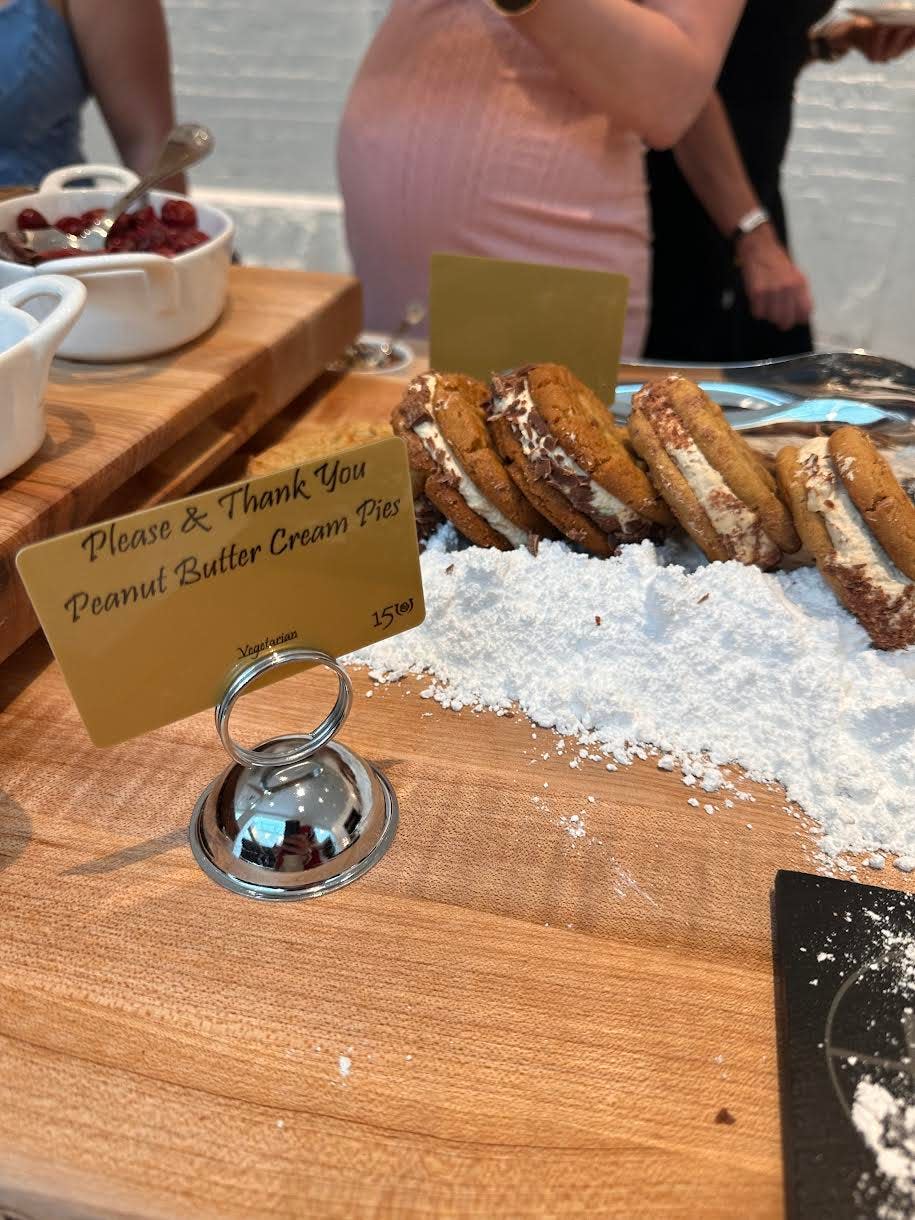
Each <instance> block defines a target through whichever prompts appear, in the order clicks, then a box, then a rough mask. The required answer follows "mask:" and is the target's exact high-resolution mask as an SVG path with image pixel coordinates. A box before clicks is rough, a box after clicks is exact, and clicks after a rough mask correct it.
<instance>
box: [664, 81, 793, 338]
mask: <svg viewBox="0 0 915 1220" xmlns="http://www.w3.org/2000/svg"><path fill="white" fill-rule="evenodd" d="M674 156H675V158H676V161H677V165H678V166H679V167H680V172H681V173H682V174H683V177H684V178H685V179H686V181H687V182H688V183H689V185H690V187H691V188H692V191H693V194H694V195H695V196H696V197H697V199H698V200H699V202H700V203H701V204H702V206H703V207H704V208H705V210H706V212H708V214H709V216H710V217H711V218H712V220H713V221H714V222H715V224H716V225H717V227H718V229H719V231H720V232H721V233H722V234H723V235H724V236H725V237H730V236H731V234H732V233H733V232H734V230H735V229H736V228H737V222H738V221H739V220H740V218H741V217H742V216H746V214H747V213H748V212H751V211H752V210H753V209H754V208H757V207H759V199H758V197H757V195H756V192H755V191H754V190H753V185H752V183H751V182H750V179H749V177H748V175H747V171H746V167H745V166H744V163H743V158H742V157H741V155H740V149H739V148H738V147H737V141H736V139H735V138H734V131H733V128H732V127H731V123H730V120H729V119H728V116H727V112H726V111H725V109H724V105H723V104H722V101H721V98H720V97H719V96H718V94H717V93H713V94H712V96H711V98H710V99H709V101H708V102H706V104H705V107H704V108H703V110H702V112H701V114H700V115H699V118H698V119H697V120H696V122H695V123H694V124H693V125H692V127H691V128H690V129H689V131H687V133H686V135H685V136H684V137H683V139H682V140H680V142H679V143H678V144H677V146H676V147H675V149H674ZM736 254H737V258H738V260H739V262H740V269H741V274H742V276H743V281H744V286H745V288H746V291H747V296H748V298H749V301H750V307H751V309H752V311H753V314H754V316H755V317H757V318H762V319H764V320H766V321H768V322H773V323H774V324H775V325H776V326H778V327H780V328H781V329H782V330H788V329H789V328H790V327H792V326H795V325H797V324H798V323H800V322H806V321H807V319H808V318H809V317H810V314H811V312H812V310H813V301H812V300H811V296H810V289H809V287H808V285H807V281H806V279H805V278H804V276H803V274H802V273H801V271H800V270H799V269H798V268H797V267H796V266H795V265H794V263H793V262H792V260H791V257H790V255H789V254H788V251H787V250H786V249H785V247H784V246H783V245H782V243H781V242H780V241H779V238H778V234H777V233H776V232H775V229H774V228H773V226H772V225H771V224H765V225H761V226H760V227H759V228H758V229H755V230H754V231H753V232H752V233H750V234H747V235H746V236H745V237H741V238H739V239H738V242H737V250H736Z"/></svg>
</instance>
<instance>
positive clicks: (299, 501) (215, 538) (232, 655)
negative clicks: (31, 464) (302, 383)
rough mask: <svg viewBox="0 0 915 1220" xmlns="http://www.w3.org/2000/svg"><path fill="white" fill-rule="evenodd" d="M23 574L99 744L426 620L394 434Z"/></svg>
mask: <svg viewBox="0 0 915 1220" xmlns="http://www.w3.org/2000/svg"><path fill="white" fill-rule="evenodd" d="M16 562H17V566H18V568H19V573H20V575H21V576H22V580H23V582H24V584H25V587H26V590H27V591H28V594H29V596H30V598H31V599H32V602H33V604H34V606H35V610H36V612H37V614H38V618H39V620H40V622H41V625H42V627H43V628H44V632H45V635H46V636H47V638H48V641H49V642H50V645H51V647H52V649H53V650H54V654H55V656H56V657H57V660H58V661H59V662H60V666H61V669H62V670H63V674H64V677H65V679H66V681H67V684H68V686H69V688H70V691H71V693H72V695H73V698H74V701H75V703H76V706H77V708H78V709H79V712H80V715H81V716H82V718H83V720H84V722H85V724H86V727H87V729H88V731H89V735H90V737H91V738H92V740H93V742H94V743H95V744H96V745H99V746H106V745H114V744H115V743H117V742H120V741H126V740H127V739H128V738H130V737H135V736H137V735H138V734H140V733H145V732H148V731H149V730H151V729H155V728H158V727H159V726H161V725H164V724H168V723H170V722H172V721H174V720H180V719H182V718H183V717H185V716H189V715H191V714H193V713H195V712H199V711H202V710H203V709H205V708H207V707H213V706H215V704H216V703H217V702H218V701H219V699H220V698H221V696H222V694H223V692H224V690H225V688H226V685H227V681H228V679H229V676H230V675H231V674H232V673H233V672H234V671H235V670H237V668H238V666H239V665H242V664H244V663H246V662H249V661H251V660H253V659H255V658H256V657H258V656H262V655H264V654H265V653H268V652H271V651H276V650H278V649H282V648H290V647H300V648H312V649H319V650H321V651H324V652H327V653H329V654H330V655H331V656H334V657H337V656H341V655H344V654H346V653H348V652H351V651H353V650H354V649H357V648H362V647H364V646H366V645H368V644H371V643H374V642H375V641H376V640H380V639H383V638H386V637H388V636H392V635H396V634H398V632H401V631H405V630H407V629H408V628H410V627H415V626H417V625H418V624H419V623H421V622H422V621H423V618H424V617H425V607H424V603H423V590H422V581H421V577H420V569H419V554H418V549H417V543H416V527H415V522H414V517H413V500H412V495H411V489H410V476H409V470H408V467H407V459H406V448H405V446H404V443H403V441H401V440H400V439H399V438H396V437H391V438H389V439H385V440H381V441H377V442H374V443H371V444H367V445H362V446H360V447H358V448H355V449H350V450H347V451H346V452H343V453H335V454H334V455H333V456H332V457H328V458H323V459H318V460H314V461H309V462H307V463H304V464H302V465H301V466H296V467H293V468H291V469H287V470H282V471H276V472H274V473H271V474H268V475H263V476H262V477H260V478H256V479H253V480H250V481H248V482H244V483H236V484H234V485H232V486H230V487H224V488H217V489H216V490H214V491H208V492H205V493H202V494H201V495H195V496H190V497H188V498H187V499H184V500H177V501H175V502H174V503H171V504H163V505H160V506H159V507H156V508H151V509H146V510H144V511H142V512H138V513H133V514H131V515H130V516H127V517H121V518H118V519H117V520H114V521H107V522H104V523H101V524H96V525H89V526H86V527H85V528H83V529H79V530H76V531H75V532H73V533H70V534H64V535H61V536H60V537H58V538H52V539H49V540H48V541H45V542H40V543H36V544H35V545H34V546H30V547H26V548H25V549H23V550H22V551H20V552H19V555H18V556H17V560H16ZM291 672H294V668H293V667H284V668H283V669H282V670H281V671H280V676H286V675H288V674H289V673H291Z"/></svg>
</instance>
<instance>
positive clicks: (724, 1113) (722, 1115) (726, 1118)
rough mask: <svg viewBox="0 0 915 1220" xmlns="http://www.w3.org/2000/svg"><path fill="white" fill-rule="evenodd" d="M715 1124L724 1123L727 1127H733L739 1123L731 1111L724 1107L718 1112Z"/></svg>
mask: <svg viewBox="0 0 915 1220" xmlns="http://www.w3.org/2000/svg"><path fill="white" fill-rule="evenodd" d="M715 1122H716V1123H723V1124H724V1125H725V1126H726V1127H733V1126H734V1124H735V1123H736V1122H737V1119H736V1118H735V1117H734V1115H733V1114H732V1113H731V1111H730V1110H728V1109H726V1108H725V1107H724V1106H722V1107H721V1109H720V1110H719V1111H718V1113H717V1114H716V1115H715Z"/></svg>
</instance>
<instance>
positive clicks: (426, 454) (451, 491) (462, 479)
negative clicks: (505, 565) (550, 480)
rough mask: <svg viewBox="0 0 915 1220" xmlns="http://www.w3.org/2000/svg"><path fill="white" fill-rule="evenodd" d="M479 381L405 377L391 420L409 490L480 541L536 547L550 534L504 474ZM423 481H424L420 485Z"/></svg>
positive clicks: (502, 547) (448, 376)
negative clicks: (406, 462)
mask: <svg viewBox="0 0 915 1220" xmlns="http://www.w3.org/2000/svg"><path fill="white" fill-rule="evenodd" d="M488 398H489V391H488V390H487V388H486V386H485V385H483V383H482V382H480V381H476V380H474V379H473V378H472V377H465V376H463V375H461V374H457V373H433V372H429V373H423V374H421V375H420V376H419V377H416V378H414V379H413V381H411V382H410V384H409V386H408V387H407V390H406V392H405V394H404V397H403V399H402V400H401V402H400V403H399V405H398V406H397V407H395V409H394V413H393V415H392V417H391V423H392V425H393V427H394V431H395V432H396V433H397V435H398V436H401V437H403V439H404V440H405V441H406V444H407V450H408V454H409V459H410V467H411V470H412V472H413V478H414V491H415V492H416V493H417V494H422V495H423V496H425V498H426V499H427V500H429V501H430V502H431V503H432V504H433V505H434V506H435V507H436V508H437V509H438V510H439V511H440V512H442V513H443V514H444V515H445V516H446V517H447V518H448V519H449V521H451V522H452V524H453V525H455V526H456V528H457V529H458V530H460V532H461V533H462V534H463V535H464V537H465V538H467V539H469V541H470V542H473V543H475V545H477V546H485V547H497V548H498V549H499V550H502V551H507V550H511V549H512V548H514V547H521V546H534V545H535V544H536V540H537V539H538V538H541V537H547V538H554V537H555V536H556V535H555V531H554V530H553V529H552V527H551V526H550V524H549V522H547V521H545V520H544V518H543V517H541V515H540V514H539V513H538V512H537V511H536V510H535V509H534V508H533V507H532V506H531V504H529V503H528V501H527V500H526V499H525V498H524V496H523V495H522V494H521V492H520V491H519V490H518V488H517V487H516V486H515V484H514V482H513V481H512V479H511V478H510V477H509V474H508V472H507V470H506V469H505V466H504V464H503V462H502V460H501V458H500V457H499V454H498V453H497V452H496V450H495V449H494V448H493V444H492V441H491V439H490V436H489V433H488V432H487V430H486V422H485V416H484V412H483V408H484V404H485V403H486V402H487V400H488ZM418 484H419V485H421V486H418Z"/></svg>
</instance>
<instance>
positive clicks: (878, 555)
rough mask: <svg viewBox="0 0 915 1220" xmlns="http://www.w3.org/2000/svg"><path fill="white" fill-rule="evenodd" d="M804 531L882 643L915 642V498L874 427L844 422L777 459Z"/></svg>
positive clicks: (839, 589)
mask: <svg viewBox="0 0 915 1220" xmlns="http://www.w3.org/2000/svg"><path fill="white" fill-rule="evenodd" d="M776 470H777V473H778V480H779V483H780V484H781V486H782V488H783V490H784V492H785V495H786V498H787V499H788V502H789V504H790V505H791V511H792V513H793V515H794V522H795V525H796V526H797V530H798V533H799V534H800V536H801V538H803V540H804V543H805V545H806V547H807V548H808V550H809V551H811V552H812V554H813V556H814V558H815V559H816V562H817V567H818V568H819V569H820V571H821V572H822V573H823V576H824V577H825V578H826V580H827V581H828V582H829V584H830V585H831V587H832V589H833V591H834V593H835V595H836V597H837V598H838V599H839V601H840V602H841V603H842V604H843V606H845V608H846V609H847V610H849V611H850V612H851V613H852V614H853V615H854V616H855V617H856V618H857V619H858V621H859V622H860V623H861V625H862V627H863V628H864V629H865V631H867V633H868V635H869V636H870V637H871V639H872V640H873V642H874V643H875V644H876V646H877V647H878V648H883V649H894V648H906V647H907V646H908V645H910V644H915V584H913V581H915V505H913V504H912V502H911V500H910V499H909V498H908V496H907V495H906V493H905V491H904V490H903V488H902V486H901V485H900V483H899V481H898V480H897V479H896V476H895V475H894V474H893V471H892V470H891V468H890V466H889V464H888V462H887V461H886V459H885V458H884V457H883V456H882V455H881V454H880V452H879V451H878V450H877V448H876V446H875V445H874V443H873V442H872V441H871V439H870V437H869V436H867V434H866V433H864V432H862V431H860V429H858V428H849V427H846V428H839V430H838V431H837V432H834V433H833V434H832V436H829V437H819V438H818V439H816V440H813V441H809V442H807V444H805V445H802V446H800V447H796V446H794V445H787V446H786V447H785V448H784V449H782V450H781V452H780V453H779V455H778V457H777V459H776Z"/></svg>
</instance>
